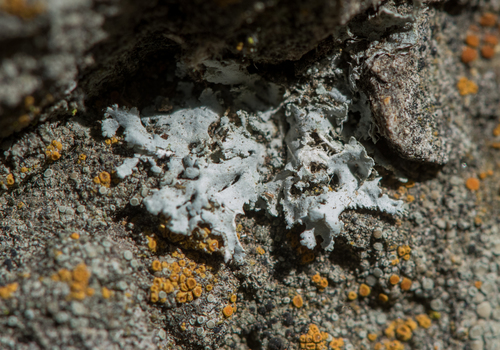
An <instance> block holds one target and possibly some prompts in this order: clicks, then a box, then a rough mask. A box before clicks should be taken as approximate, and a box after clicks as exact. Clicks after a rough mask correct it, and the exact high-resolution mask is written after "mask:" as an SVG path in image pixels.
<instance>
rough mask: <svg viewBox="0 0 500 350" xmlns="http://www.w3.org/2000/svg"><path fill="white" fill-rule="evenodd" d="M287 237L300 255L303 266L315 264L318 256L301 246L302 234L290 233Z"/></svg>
mask: <svg viewBox="0 0 500 350" xmlns="http://www.w3.org/2000/svg"><path fill="white" fill-rule="evenodd" d="M286 237H287V238H288V239H289V240H290V245H291V246H292V248H293V249H295V250H296V251H297V253H298V254H299V256H300V263H301V264H304V265H305V264H309V263H311V262H313V261H314V259H316V254H315V253H314V251H313V250H311V249H309V248H307V247H304V246H303V245H302V244H300V233H298V232H294V231H289V232H288V233H287V234H286Z"/></svg>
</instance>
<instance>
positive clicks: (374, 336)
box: [367, 333, 378, 341]
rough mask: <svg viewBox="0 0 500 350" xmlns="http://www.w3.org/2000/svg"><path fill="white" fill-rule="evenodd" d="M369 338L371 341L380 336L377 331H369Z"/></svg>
mask: <svg viewBox="0 0 500 350" xmlns="http://www.w3.org/2000/svg"><path fill="white" fill-rule="evenodd" d="M367 338H368V340H369V341H375V340H377V338H378V336H377V334H376V333H368V335H367Z"/></svg>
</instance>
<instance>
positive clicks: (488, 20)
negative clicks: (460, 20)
mask: <svg viewBox="0 0 500 350" xmlns="http://www.w3.org/2000/svg"><path fill="white" fill-rule="evenodd" d="M496 22H497V16H496V15H495V14H493V13H491V12H485V13H484V14H483V15H482V16H481V18H480V19H479V24H480V25H482V26H483V27H493V26H494V25H495V24H496Z"/></svg>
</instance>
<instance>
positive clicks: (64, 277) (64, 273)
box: [57, 269, 71, 282]
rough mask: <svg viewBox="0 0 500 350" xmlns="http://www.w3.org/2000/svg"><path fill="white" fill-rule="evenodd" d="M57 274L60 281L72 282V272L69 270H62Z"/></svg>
mask: <svg viewBox="0 0 500 350" xmlns="http://www.w3.org/2000/svg"><path fill="white" fill-rule="evenodd" d="M57 274H58V275H59V279H60V280H61V281H62V282H70V281H71V271H69V270H68V269H60V270H59V271H58V272H57Z"/></svg>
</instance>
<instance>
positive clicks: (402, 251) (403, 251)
mask: <svg viewBox="0 0 500 350" xmlns="http://www.w3.org/2000/svg"><path fill="white" fill-rule="evenodd" d="M410 253H411V248H410V246H408V245H402V246H399V247H398V255H399V257H401V258H403V259H404V260H407V261H408V260H410V257H411V256H410Z"/></svg>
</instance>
